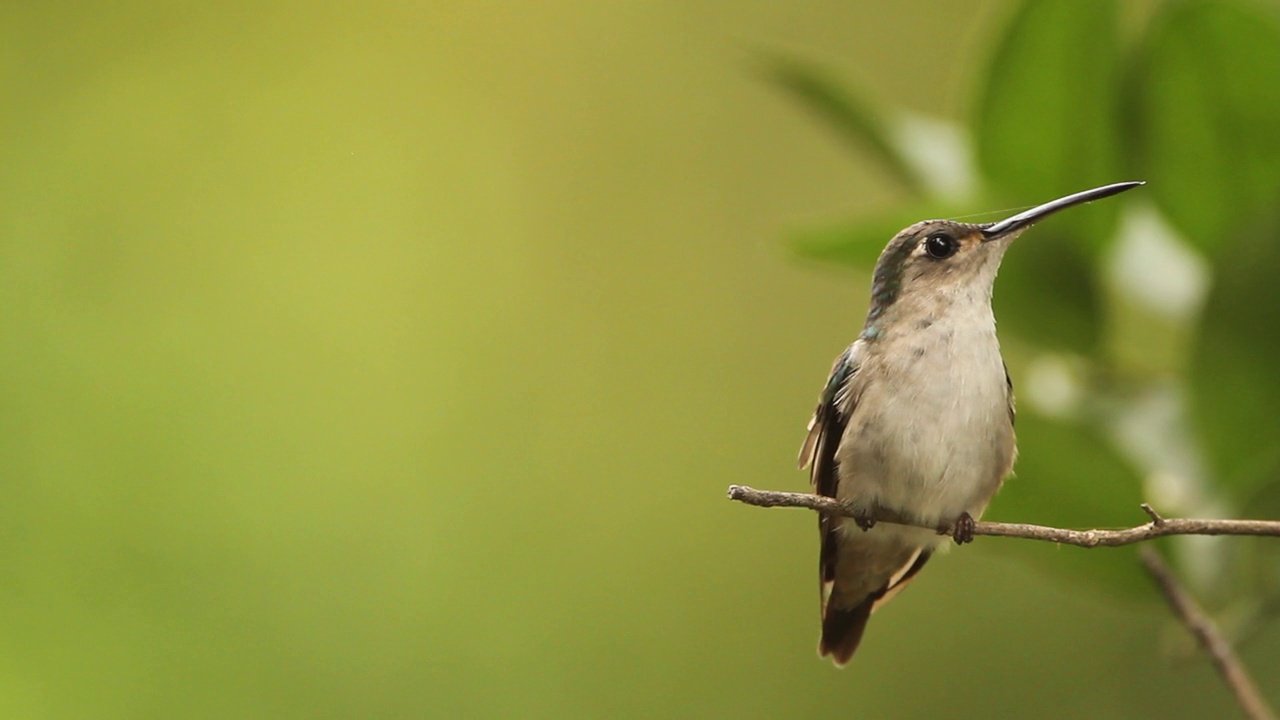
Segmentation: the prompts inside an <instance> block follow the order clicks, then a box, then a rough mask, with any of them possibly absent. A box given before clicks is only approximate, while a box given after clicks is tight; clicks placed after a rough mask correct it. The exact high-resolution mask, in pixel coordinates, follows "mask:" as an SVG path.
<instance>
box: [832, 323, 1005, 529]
mask: <svg viewBox="0 0 1280 720" xmlns="http://www.w3.org/2000/svg"><path fill="white" fill-rule="evenodd" d="M862 351H863V352H862V353H861V358H860V359H861V364H860V368H859V371H858V374H857V376H856V377H855V378H854V385H853V387H851V391H852V396H853V397H854V403H855V405H854V408H853V410H852V412H851V415H850V418H849V424H848V426H847V427H846V430H845V434H844V437H843V439H842V442H841V444H840V448H839V450H838V453H837V457H838V462H839V473H840V485H839V495H840V497H841V499H843V500H846V501H850V502H852V503H854V505H855V506H861V507H868V508H871V507H874V506H879V507H880V508H883V509H888V510H891V511H894V512H899V513H903V514H906V515H908V516H911V517H912V518H914V519H915V520H916V521H918V522H921V523H924V524H928V525H938V524H942V523H950V522H953V521H954V520H955V519H956V518H957V517H958V516H959V515H960V514H961V513H963V512H968V513H970V514H971V515H972V516H973V517H975V518H976V517H978V516H979V515H980V514H981V512H982V510H983V509H984V508H985V507H986V504H987V503H988V502H989V501H990V499H991V497H992V496H993V495H994V494H995V492H996V490H997V489H999V486H1000V483H1001V481H1002V480H1003V478H1004V475H1005V474H1006V473H1007V472H1008V471H1009V469H1010V466H1011V465H1012V462H1013V452H1014V449H1013V448H1014V439H1013V424H1012V421H1011V419H1010V416H1009V389H1008V384H1007V382H1008V381H1007V378H1006V375H1005V370H1004V364H1003V362H1002V360H1001V357H1000V345H999V342H998V341H997V339H996V330H995V319H994V317H993V316H992V314H991V309H990V306H989V305H988V304H986V303H972V304H970V303H962V304H960V305H959V306H952V307H950V308H949V309H948V311H947V312H945V313H943V314H942V315H941V316H940V317H937V318H930V317H928V316H927V315H922V316H920V317H919V319H918V320H916V321H914V324H913V325H912V326H909V327H903V328H901V331H900V332H893V333H887V334H885V335H884V336H883V337H881V338H879V339H877V340H876V341H874V342H871V343H868V344H867V345H866V347H864V348H862Z"/></svg>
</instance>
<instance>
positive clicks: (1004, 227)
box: [982, 182, 1146, 241]
mask: <svg viewBox="0 0 1280 720" xmlns="http://www.w3.org/2000/svg"><path fill="white" fill-rule="evenodd" d="M1145 184H1146V183H1143V182H1122V183H1116V184H1114V185H1103V186H1102V187H1099V188H1094V189H1092V190H1085V191H1084V192H1078V193H1076V194H1074V195H1068V196H1066V197H1060V198H1058V199H1057V200H1051V201H1049V202H1047V203H1045V204H1043V205H1039V206H1037V207H1033V208H1031V209H1030V210H1024V211H1023V212H1020V213H1018V214H1017V215H1014V216H1013V217H1011V218H1006V219H1004V220H1001V221H999V222H994V223H991V224H990V225H984V226H982V239H983V240H984V241H989V240H999V239H1000V238H1002V237H1008V236H1009V235H1011V234H1013V233H1016V232H1018V231H1019V230H1023V229H1025V228H1027V227H1030V226H1031V225H1034V224H1035V223H1037V222H1039V221H1041V220H1043V219H1044V218H1047V217H1049V216H1050V215H1052V214H1054V213H1056V212H1058V211H1059V210H1063V209H1065V208H1069V207H1075V206H1076V205H1083V204H1084V203H1087V202H1093V201H1094V200H1101V199H1102V198H1105V197H1111V196H1112V195H1116V194H1118V193H1122V192H1124V191H1125V190H1129V189H1131V188H1136V187H1138V186H1139V185H1145Z"/></svg>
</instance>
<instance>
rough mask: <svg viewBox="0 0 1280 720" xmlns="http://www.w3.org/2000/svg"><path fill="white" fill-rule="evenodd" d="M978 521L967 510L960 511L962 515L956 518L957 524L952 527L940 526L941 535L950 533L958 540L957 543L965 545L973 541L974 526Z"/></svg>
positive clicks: (939, 532)
mask: <svg viewBox="0 0 1280 720" xmlns="http://www.w3.org/2000/svg"><path fill="white" fill-rule="evenodd" d="M976 524H977V523H975V522H974V520H973V516H972V515H970V514H969V513H967V512H963V513H960V517H958V518H956V523H955V525H953V526H951V527H949V528H948V527H940V528H938V534H939V535H950V536H951V537H952V539H954V540H955V541H956V544H957V545H964V544H965V543H968V542H973V528H974V525H976Z"/></svg>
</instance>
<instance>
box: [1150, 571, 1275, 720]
mask: <svg viewBox="0 0 1280 720" xmlns="http://www.w3.org/2000/svg"><path fill="white" fill-rule="evenodd" d="M1138 557H1139V558H1141V559H1142V565H1143V567H1145V568H1146V569H1147V572H1149V573H1151V577H1152V578H1153V579H1154V580H1155V581H1156V586H1157V587H1159V588H1160V592H1161V593H1163V594H1164V597H1165V599H1166V600H1168V601H1169V606H1170V607H1172V608H1173V612H1174V614H1175V615H1177V616H1178V620H1180V621H1181V622H1182V624H1183V625H1184V626H1186V628H1187V629H1188V630H1190V631H1191V634H1192V635H1194V636H1195V638H1196V642H1198V643H1200V647H1201V648H1203V649H1204V651H1205V652H1206V653H1208V655H1209V658H1210V659H1211V660H1213V665H1214V667H1216V668H1217V669H1218V674H1220V675H1222V680H1223V682H1225V683H1226V684H1227V687H1229V688H1231V692H1233V693H1235V696H1236V701H1237V702H1239V703H1240V707H1242V708H1244V712H1245V715H1247V716H1248V717H1249V718H1250V720H1276V714H1275V712H1273V711H1272V710H1271V708H1269V707H1268V706H1267V701H1266V700H1264V699H1263V698H1262V695H1261V694H1260V693H1259V692H1258V688H1257V686H1255V685H1254V684H1253V679H1252V678H1250V677H1249V671H1247V670H1245V667H1244V665H1242V664H1241V663H1240V658H1238V657H1236V654H1235V652H1234V651H1233V650H1232V649H1231V646H1230V645H1229V644H1228V643H1227V641H1226V640H1225V639H1224V638H1223V637H1222V633H1220V632H1218V626H1217V625H1216V624H1215V623H1214V622H1213V620H1212V619H1211V618H1210V617H1209V616H1208V615H1205V613H1204V611H1203V610H1201V609H1200V606H1199V605H1197V604H1196V601H1195V599H1194V598H1192V597H1191V595H1190V594H1188V593H1187V591H1186V590H1185V589H1183V587H1182V585H1181V584H1180V583H1179V582H1178V579H1177V578H1176V577H1174V575H1173V572H1172V571H1171V570H1170V569H1169V566H1168V565H1166V564H1165V562H1164V560H1163V559H1161V558H1160V553H1158V552H1156V551H1155V550H1153V549H1151V548H1150V547H1144V548H1142V550H1140V551H1139V555H1138Z"/></svg>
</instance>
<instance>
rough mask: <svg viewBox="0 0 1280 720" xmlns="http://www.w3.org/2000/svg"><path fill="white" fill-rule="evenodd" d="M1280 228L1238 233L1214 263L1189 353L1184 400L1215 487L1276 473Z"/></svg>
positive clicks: (1252, 483)
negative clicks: (1188, 395) (1227, 256)
mask: <svg viewBox="0 0 1280 720" xmlns="http://www.w3.org/2000/svg"><path fill="white" fill-rule="evenodd" d="M1277 276H1280V231H1278V230H1277V229H1276V228H1275V227H1274V226H1273V227H1272V228H1270V229H1269V230H1267V231H1261V230H1259V231H1254V232H1245V233H1241V237H1240V239H1239V240H1237V241H1236V242H1235V245H1234V247H1233V248H1232V257H1231V262H1230V263H1223V264H1221V265H1220V266H1219V268H1218V274H1217V277H1216V278H1215V279H1214V287H1213V289H1212V290H1211V291H1210V293H1209V299H1208V303H1207V305H1206V307H1205V311H1204V317H1205V322H1204V327H1203V328H1202V330H1201V338H1200V342H1199V343H1197V345H1196V348H1195V354H1194V357H1193V358H1192V366H1191V367H1192V369H1191V392H1192V408H1193V412H1194V417H1195V421H1196V425H1197V429H1198V430H1199V431H1200V433H1201V437H1202V438H1203V439H1204V444H1205V451H1206V452H1207V454H1208V456H1209V461H1210V463H1211V466H1212V468H1213V476H1214V479H1215V480H1216V481H1217V483H1218V485H1219V487H1221V488H1222V489H1224V490H1226V491H1227V492H1229V493H1230V494H1231V496H1232V497H1234V498H1235V500H1236V501H1237V502H1240V501H1242V500H1244V499H1246V498H1248V497H1250V496H1252V495H1253V494H1254V493H1255V492H1257V491H1258V490H1259V489H1260V488H1262V487H1263V486H1264V485H1266V484H1268V483H1274V482H1277V481H1278V480H1280V373H1278V372H1277V366H1276V362H1277V358H1280V333H1277V332H1276V328H1280V282H1277V281H1276V278H1277Z"/></svg>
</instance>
